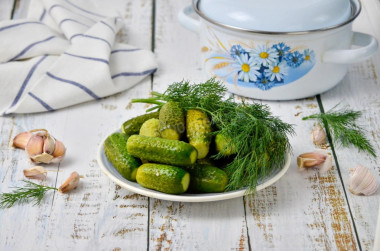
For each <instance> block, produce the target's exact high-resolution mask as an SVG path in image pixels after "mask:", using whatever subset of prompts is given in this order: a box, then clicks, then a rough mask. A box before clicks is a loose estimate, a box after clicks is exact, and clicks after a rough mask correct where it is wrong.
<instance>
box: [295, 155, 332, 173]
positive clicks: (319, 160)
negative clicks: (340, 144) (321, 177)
mask: <svg viewBox="0 0 380 251" xmlns="http://www.w3.org/2000/svg"><path fill="white" fill-rule="evenodd" d="M297 165H298V168H299V169H300V170H303V169H304V168H309V167H316V168H318V169H319V173H325V172H327V171H328V170H330V169H331V168H332V165H333V161H332V156H331V154H330V153H328V152H327V151H325V150H316V151H314V152H309V153H303V154H300V155H299V156H298V157H297Z"/></svg>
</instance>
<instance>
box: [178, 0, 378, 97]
mask: <svg viewBox="0 0 380 251" xmlns="http://www.w3.org/2000/svg"><path fill="white" fill-rule="evenodd" d="M200 1H201V0H193V6H188V7H186V8H184V9H183V10H182V11H181V12H180V13H179V16H178V17H179V21H180V23H181V24H182V25H183V26H184V27H185V28H187V29H189V30H191V31H193V32H196V33H197V34H199V37H200V44H201V49H200V51H201V60H202V63H203V69H204V71H205V72H206V74H207V75H208V76H209V77H215V78H216V79H220V80H222V81H223V82H224V83H225V85H226V87H227V89H228V91H230V92H232V93H235V94H238V95H242V96H246V97H250V98H256V99H263V100H291V99H299V98H305V97H310V96H313V95H316V94H319V93H322V92H325V91H327V90H329V89H331V88H332V87H334V86H335V85H337V84H338V83H339V82H340V81H341V80H342V79H343V77H344V76H345V74H346V73H347V69H348V67H349V65H350V64H352V63H357V62H361V61H364V60H366V59H368V58H370V57H371V56H372V55H374V54H375V53H376V51H377V48H378V43H377V41H376V39H375V38H374V37H372V36H370V35H368V34H363V33H360V32H353V31H352V22H353V20H354V19H355V18H356V17H357V16H358V15H359V13H360V8H361V7H360V2H359V1H358V0H351V1H350V13H349V16H348V17H346V18H345V19H344V20H343V21H342V20H340V21H339V23H337V24H334V25H331V26H328V25H327V26H326V27H321V28H315V27H314V28H312V29H310V30H295V31H270V30H269V31H266V30H257V29H250V28H245V27H239V26H236V24H232V25H230V24H229V23H228V22H226V23H225V22H223V20H222V21H220V20H216V19H214V18H211V17H209V16H207V15H206V14H205V12H203V10H201V9H200V7H199V3H200ZM203 1H204V0H203ZM222 1H223V0H222ZM230 1H232V0H230ZM281 1H282V0H281ZM217 11H218V10H217V8H216V10H213V12H215V13H217ZM195 14H196V15H198V18H194V16H195ZM222 16H223V15H221V18H222V19H223V17H222Z"/></svg>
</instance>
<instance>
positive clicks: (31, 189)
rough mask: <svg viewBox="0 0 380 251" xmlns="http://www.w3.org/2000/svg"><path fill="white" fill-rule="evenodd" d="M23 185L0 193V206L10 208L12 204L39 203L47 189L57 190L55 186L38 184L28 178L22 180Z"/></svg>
mask: <svg viewBox="0 0 380 251" xmlns="http://www.w3.org/2000/svg"><path fill="white" fill-rule="evenodd" d="M23 181H24V183H25V187H15V188H16V189H15V190H14V191H12V192H11V193H2V194H0V208H10V207H12V206H13V205H14V204H16V203H19V204H24V203H28V202H34V205H39V204H40V203H41V201H42V199H43V197H44V195H45V193H46V192H47V191H49V190H58V189H57V188H55V187H48V186H43V185H39V184H36V183H33V182H30V181H28V180H23Z"/></svg>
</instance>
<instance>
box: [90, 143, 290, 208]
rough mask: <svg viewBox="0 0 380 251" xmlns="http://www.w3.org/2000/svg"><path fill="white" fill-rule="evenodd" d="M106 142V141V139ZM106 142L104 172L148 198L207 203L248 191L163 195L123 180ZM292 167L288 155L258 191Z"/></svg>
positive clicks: (102, 160)
mask: <svg viewBox="0 0 380 251" xmlns="http://www.w3.org/2000/svg"><path fill="white" fill-rule="evenodd" d="M104 140H105V139H104ZM104 140H103V141H102V142H101V144H100V146H99V149H98V154H97V159H98V163H99V165H100V167H101V169H102V171H103V172H104V173H105V174H106V175H107V176H108V177H109V178H110V179H111V180H112V181H114V182H115V183H116V184H118V185H119V186H121V187H123V188H125V189H127V190H129V191H131V192H134V193H138V194H141V195H145V196H148V197H152V198H156V199H161V200H169V201H181V202H206V201H217V200H228V199H232V198H236V197H241V196H243V195H244V194H245V192H246V190H245V189H241V190H237V191H230V192H224V193H206V194H190V193H185V194H181V195H172V194H166V193H161V192H158V191H154V190H151V189H147V188H144V187H142V186H140V185H139V184H137V183H136V182H132V181H129V180H126V179H124V178H123V176H121V175H120V173H119V172H118V171H117V170H116V169H115V168H114V167H113V166H112V164H111V163H110V162H109V161H108V159H107V157H106V155H105V154H104V148H103V143H104ZM289 166H290V154H289V153H288V154H287V156H286V161H285V165H284V166H283V168H282V169H279V170H275V171H273V172H272V173H271V174H269V175H268V176H266V177H265V178H264V179H262V180H259V182H258V185H257V187H256V190H257V191H259V190H262V189H264V188H266V187H268V186H270V185H272V184H273V183H275V182H276V181H278V180H279V179H280V178H281V177H282V176H283V175H284V174H285V173H286V171H287V170H288V168H289Z"/></svg>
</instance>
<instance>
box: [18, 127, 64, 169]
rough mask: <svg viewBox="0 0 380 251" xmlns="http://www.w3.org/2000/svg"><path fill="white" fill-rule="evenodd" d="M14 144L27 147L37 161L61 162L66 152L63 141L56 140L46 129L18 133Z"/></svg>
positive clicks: (32, 158) (22, 147)
mask: <svg viewBox="0 0 380 251" xmlns="http://www.w3.org/2000/svg"><path fill="white" fill-rule="evenodd" d="M12 146H14V147H18V148H21V149H25V152H26V153H27V154H28V156H29V158H30V159H31V160H32V161H33V162H35V163H46V164H47V163H59V162H61V161H62V159H63V157H64V156H65V153H66V148H65V146H64V145H63V143H62V142H61V141H59V140H56V139H55V138H54V137H53V136H51V135H50V134H49V132H48V131H47V130H45V129H35V130H31V131H29V132H22V133H20V134H18V135H17V136H16V137H15V138H14V139H13V142H12Z"/></svg>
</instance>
